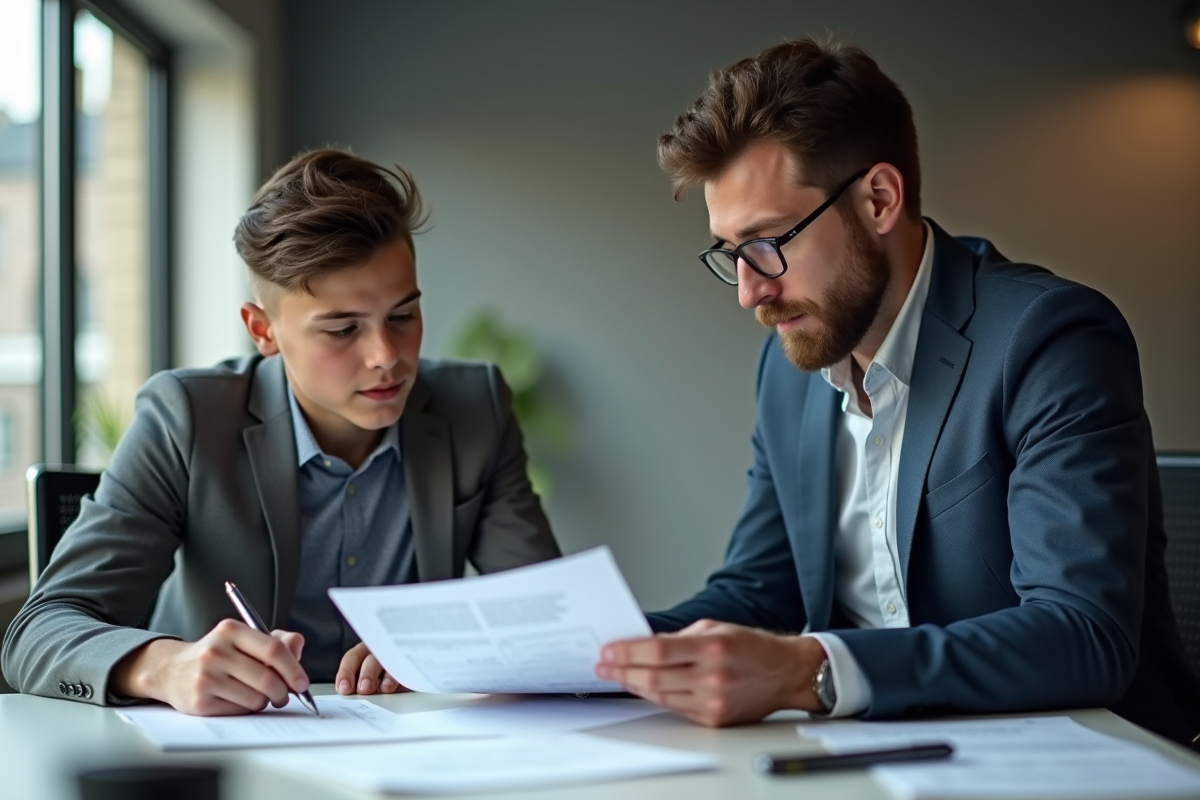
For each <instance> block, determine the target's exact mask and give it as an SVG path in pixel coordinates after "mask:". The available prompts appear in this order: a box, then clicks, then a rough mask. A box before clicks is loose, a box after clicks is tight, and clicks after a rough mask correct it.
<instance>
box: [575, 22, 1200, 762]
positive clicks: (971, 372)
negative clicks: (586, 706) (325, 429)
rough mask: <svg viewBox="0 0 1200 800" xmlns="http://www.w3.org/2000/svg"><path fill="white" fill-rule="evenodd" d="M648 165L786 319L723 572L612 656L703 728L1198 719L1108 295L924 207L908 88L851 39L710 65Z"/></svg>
mask: <svg viewBox="0 0 1200 800" xmlns="http://www.w3.org/2000/svg"><path fill="white" fill-rule="evenodd" d="M659 160H660V163H661V164H662V166H663V167H664V168H665V170H666V171H667V172H668V173H669V174H670V175H671V177H672V178H673V180H674V184H675V188H676V194H677V196H678V193H679V192H681V191H682V190H684V189H685V188H687V187H689V186H693V185H702V186H703V188H704V196H705V201H706V203H707V206H708V212H709V221H710V225H711V229H712V235H713V237H714V238H715V239H716V242H715V244H713V245H712V246H711V248H710V249H709V250H706V251H705V252H704V253H702V254H701V258H702V260H703V261H704V263H705V264H706V265H707V266H708V268H709V269H710V270H711V271H712V272H713V273H715V274H716V276H717V277H718V278H720V279H721V280H723V281H725V282H726V283H728V284H730V285H733V286H736V287H737V293H738V300H739V302H740V304H741V305H742V306H743V307H744V308H746V309H749V310H753V311H754V313H755V316H756V317H757V319H758V321H759V322H761V323H762V324H763V325H765V326H767V327H768V328H770V329H771V330H772V331H773V333H772V335H771V336H770V337H769V338H768V339H767V342H766V343H765V345H764V347H763V350H762V353H761V356H760V359H759V368H758V385H757V397H758V420H757V424H756V427H755V431H754V435H753V438H752V449H753V462H752V465H751V467H750V472H749V476H748V482H749V492H748V496H747V499H746V504H745V507H744V509H743V512H742V515H741V518H740V520H739V521H738V523H737V526H736V528H735V530H734V532H733V537H732V540H731V542H730V545H729V550H728V553H727V556H726V561H725V565H724V566H723V567H722V569H720V570H719V571H717V572H716V573H715V574H714V575H713V576H712V577H711V578H710V579H709V582H708V585H707V587H706V588H705V589H704V590H703V591H701V592H700V593H699V594H698V595H696V596H695V597H694V598H692V599H691V600H688V601H686V602H684V603H682V604H681V605H679V606H678V607H676V608H674V609H672V610H670V611H667V612H663V613H660V614H656V615H651V618H652V623H653V625H654V627H655V629H656V630H658V631H678V632H677V633H668V634H662V635H658V636H655V637H653V638H650V639H645V640H639V641H633V642H626V643H618V644H616V645H614V646H611V647H609V648H606V651H605V653H604V655H603V658H602V662H601V664H599V665H598V666H597V673H598V674H599V675H600V676H601V677H603V678H610V679H615V680H617V681H619V682H621V683H622V684H624V685H625V687H626V688H628V689H629V690H630V691H633V692H636V693H637V694H640V695H642V696H643V697H646V698H649V699H651V700H653V701H655V702H657V703H660V704H662V705H664V706H666V707H668V708H671V709H674V710H676V711H678V712H680V713H682V714H684V715H686V716H688V717H690V718H692V719H693V720H696V721H698V722H701V723H703V724H706V725H725V724H730V723H737V722H744V721H751V720H757V719H760V718H762V717H763V716H765V715H767V714H769V713H771V712H772V711H775V710H777V709H783V708H799V709H803V710H806V711H810V712H816V713H822V714H833V715H836V716H844V715H859V714H861V715H863V716H864V717H867V718H881V717H896V716H902V715H913V714H953V713H988V712H1019V711H1026V710H1039V709H1051V708H1059V709H1062V708H1074V707H1087V706H1107V707H1109V708H1111V709H1113V710H1114V711H1116V712H1117V713H1119V714H1121V715H1123V716H1125V717H1127V718H1128V719H1130V720H1133V721H1134V722H1137V723H1139V724H1141V725H1144V726H1145V727H1147V728H1150V729H1151V730H1153V731H1156V732H1158V733H1160V734H1162V735H1164V736H1168V737H1171V738H1173V739H1176V740H1178V741H1184V740H1187V739H1190V738H1191V736H1192V735H1194V734H1195V733H1196V731H1197V730H1200V694H1198V692H1197V687H1196V684H1195V681H1194V679H1193V678H1192V676H1191V675H1190V674H1189V672H1188V669H1187V667H1186V665H1185V662H1184V660H1183V651H1182V645H1181V643H1180V639H1179V634H1178V631H1177V628H1176V625H1175V621H1174V618H1173V616H1172V612H1171V609H1170V606H1169V603H1168V596H1167V584H1166V573H1165V568H1164V548H1165V534H1164V531H1163V527H1162V509H1161V499H1160V494H1159V488H1158V475H1157V470H1156V467H1155V462H1154V451H1153V445H1152V442H1151V435H1150V427H1149V423H1148V420H1147V418H1146V414H1145V411H1144V409H1143V405H1142V390H1141V376H1140V374H1139V366H1138V355H1137V349H1136V346H1135V344H1134V340H1133V336H1132V335H1131V333H1130V331H1129V328H1128V327H1127V325H1126V324H1125V321H1124V320H1123V319H1122V317H1121V315H1120V313H1119V312H1118V311H1117V309H1116V308H1115V307H1114V306H1113V305H1112V304H1111V303H1110V302H1109V301H1108V300H1106V299H1105V298H1104V297H1103V296H1101V295H1100V294H1098V293H1097V292H1095V291H1092V290H1090V289H1087V288H1085V287H1083V286H1080V285H1078V284H1075V283H1071V282H1070V281H1066V280H1063V279H1061V278H1058V277H1056V276H1054V275H1053V274H1051V273H1049V272H1047V271H1046V270H1044V269H1041V268H1039V267H1035V266H1031V265H1027V264H1014V263H1011V262H1009V261H1008V260H1006V259H1005V258H1004V257H1003V256H1002V255H1001V254H1000V253H999V252H997V251H996V249H995V248H994V247H993V246H992V245H991V244H990V243H989V242H987V241H984V240H982V239H974V238H954V237H951V236H950V235H948V234H947V233H945V232H944V231H943V230H942V229H941V228H939V227H938V226H937V225H936V224H934V223H933V222H932V221H929V220H924V219H922V217H921V215H920V172H919V166H918V158H917V137H916V131H915V128H914V125H913V120H912V112H911V109H910V108H909V105H908V102H907V100H906V99H905V97H904V95H903V94H902V93H901V91H900V89H899V88H898V87H897V86H896V85H895V83H893V82H892V81H891V80H890V79H888V78H887V77H886V76H885V75H884V74H883V73H882V72H880V70H879V68H878V66H877V65H876V64H875V62H874V61H872V60H871V58H870V57H869V56H868V55H867V54H866V53H865V52H863V51H862V50H859V49H857V48H852V47H846V46H842V45H839V44H837V43H828V44H820V43H818V42H816V41H814V40H812V39H805V40H802V41H798V42H792V43H788V44H783V45H779V46H777V47H772V48H770V49H768V50H766V51H765V52H763V53H762V54H761V55H759V56H758V57H757V58H752V59H746V60H744V61H741V62H739V63H737V64H734V65H733V66H731V67H729V68H727V69H725V70H723V71H721V72H719V73H717V74H716V75H714V76H713V78H712V80H711V82H710V83H709V86H708V88H707V90H706V91H705V92H704V94H703V95H701V97H700V98H699V99H698V100H697V101H696V102H695V103H694V104H693V105H692V107H691V108H690V109H689V110H688V112H687V113H686V114H684V115H682V116H680V117H679V118H678V120H677V121H676V123H675V126H674V128H673V129H672V130H671V131H670V132H669V133H667V134H665V135H664V136H662V137H661V138H660V140H659ZM767 631H771V632H767Z"/></svg>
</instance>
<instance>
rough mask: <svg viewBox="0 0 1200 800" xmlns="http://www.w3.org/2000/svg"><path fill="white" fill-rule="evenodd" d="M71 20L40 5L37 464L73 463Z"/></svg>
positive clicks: (61, 9)
mask: <svg viewBox="0 0 1200 800" xmlns="http://www.w3.org/2000/svg"><path fill="white" fill-rule="evenodd" d="M74 21H75V13H74V7H73V3H72V2H70V0H43V5H42V136H41V159H40V160H41V178H42V180H41V184H42V186H41V188H42V214H41V217H42V220H41V229H42V270H41V283H42V293H41V300H42V303H41V306H42V307H41V313H42V320H41V325H42V376H43V379H42V403H41V406H42V458H43V459H44V460H46V461H48V462H52V463H61V464H70V463H74V461H75V430H74V425H73V424H72V418H73V415H74V412H75V403H76V396H77V390H76V384H77V378H76V372H75V319H76V317H75V58H74V50H75V32H74Z"/></svg>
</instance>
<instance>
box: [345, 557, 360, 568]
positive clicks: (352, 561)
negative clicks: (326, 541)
mask: <svg viewBox="0 0 1200 800" xmlns="http://www.w3.org/2000/svg"><path fill="white" fill-rule="evenodd" d="M357 563H358V559H356V558H355V557H354V556H347V557H346V565H347V566H351V567H353V566H354V565H355V564H357Z"/></svg>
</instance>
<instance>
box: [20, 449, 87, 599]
mask: <svg viewBox="0 0 1200 800" xmlns="http://www.w3.org/2000/svg"><path fill="white" fill-rule="evenodd" d="M25 482H26V483H27V484H28V489H29V585H30V586H33V584H35V583H36V582H37V579H38V575H41V574H42V570H44V569H45V568H46V565H47V564H49V563H50V554H51V553H53V552H54V548H55V546H57V545H58V541H59V539H61V538H62V535H63V533H65V532H66V530H67V528H69V527H70V526H71V523H72V522H74V521H75V518H76V517H78V516H79V505H80V503H81V502H82V501H83V498H84V496H85V495H89V494H91V493H92V492H94V491H96V485H97V484H98V483H100V473H99V472H94V471H92V470H87V469H83V468H82V467H76V466H71V465H50V464H34V465H33V466H32V467H30V468H29V469H28V470H27V471H26V473H25Z"/></svg>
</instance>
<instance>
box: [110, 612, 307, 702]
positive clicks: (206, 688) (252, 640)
mask: <svg viewBox="0 0 1200 800" xmlns="http://www.w3.org/2000/svg"><path fill="white" fill-rule="evenodd" d="M303 648H304V637H303V636H301V635H300V634H298V633H292V632H288V631H272V632H271V634H270V635H267V634H265V633H259V632H258V631H256V630H253V629H252V628H250V627H248V626H246V625H245V624H243V623H241V622H237V621H235V620H232V619H226V620H222V621H221V622H219V623H217V626H216V627H215V628H213V629H212V630H211V631H209V633H208V634H207V635H206V636H205V637H204V638H203V639H201V640H200V641H198V642H181V641H178V640H176V639H155V640H154V641H152V642H147V643H146V644H144V645H142V646H141V647H139V648H138V649H136V650H134V651H133V652H132V653H130V654H129V655H127V656H126V657H125V658H123V659H121V661H119V662H117V665H116V666H115V667H114V668H113V671H112V675H111V677H110V680H109V683H110V687H111V690H112V692H113V693H114V694H119V695H124V696H126V697H144V698H149V699H152V700H161V701H162V702H164V703H169V704H170V705H172V706H174V707H175V708H176V709H177V710H179V711H182V712H183V713H185V714H197V715H200V716H223V715H230V714H247V713H250V712H254V711H262V710H263V709H264V708H266V707H267V704H268V703H270V704H271V705H273V706H275V707H276V708H280V707H282V706H285V705H287V702H288V691H289V690H290V691H294V692H302V691H305V690H306V689H308V676H306V675H305V674H304V669H303V668H302V667H301V666H300V651H301V650H302V649H303Z"/></svg>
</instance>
